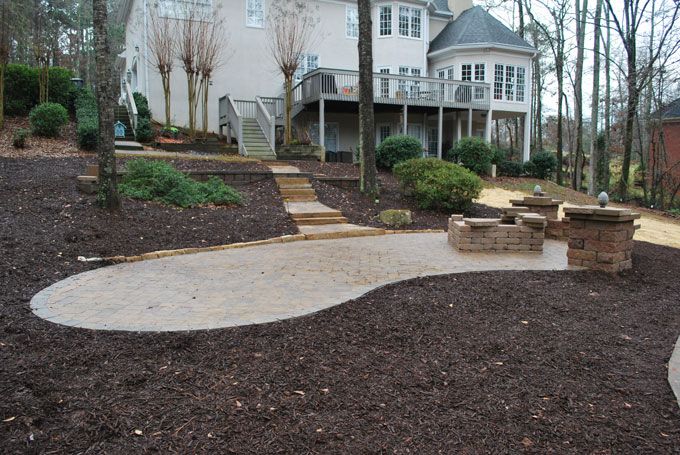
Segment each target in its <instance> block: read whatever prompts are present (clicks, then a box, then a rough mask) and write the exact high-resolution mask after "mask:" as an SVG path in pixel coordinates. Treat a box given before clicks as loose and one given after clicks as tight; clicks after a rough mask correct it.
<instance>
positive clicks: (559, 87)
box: [556, 62, 564, 185]
mask: <svg viewBox="0 0 680 455" xmlns="http://www.w3.org/2000/svg"><path fill="white" fill-rule="evenodd" d="M556 69H557V172H556V178H557V184H558V185H562V184H563V183H564V177H563V172H564V168H563V166H564V164H563V161H564V153H563V148H564V145H563V143H562V135H563V132H562V128H563V126H562V122H563V118H562V93H563V90H564V82H563V80H564V79H563V76H564V74H563V66H562V63H561V62H556Z"/></svg>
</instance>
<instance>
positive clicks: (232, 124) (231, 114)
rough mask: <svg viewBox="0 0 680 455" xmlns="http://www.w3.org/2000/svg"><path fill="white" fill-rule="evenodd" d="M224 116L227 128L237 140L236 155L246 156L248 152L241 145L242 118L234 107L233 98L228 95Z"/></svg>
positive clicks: (243, 145) (242, 144)
mask: <svg viewBox="0 0 680 455" xmlns="http://www.w3.org/2000/svg"><path fill="white" fill-rule="evenodd" d="M226 115H227V121H228V124H227V128H231V129H232V130H233V131H234V134H235V135H236V139H237V140H238V153H239V154H240V155H243V156H248V151H247V150H246V146H245V144H244V143H243V116H242V115H241V112H240V111H239V109H238V107H236V102H235V101H234V98H232V97H231V95H230V94H229V93H227V112H226Z"/></svg>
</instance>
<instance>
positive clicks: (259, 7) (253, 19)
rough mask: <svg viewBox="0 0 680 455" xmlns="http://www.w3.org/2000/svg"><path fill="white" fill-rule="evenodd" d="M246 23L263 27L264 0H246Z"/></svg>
mask: <svg viewBox="0 0 680 455" xmlns="http://www.w3.org/2000/svg"><path fill="white" fill-rule="evenodd" d="M246 25H247V26H248V27H260V28H262V27H264V0H246Z"/></svg>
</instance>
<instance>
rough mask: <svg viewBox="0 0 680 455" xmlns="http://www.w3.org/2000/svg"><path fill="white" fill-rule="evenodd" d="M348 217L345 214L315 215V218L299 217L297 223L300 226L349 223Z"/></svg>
mask: <svg viewBox="0 0 680 455" xmlns="http://www.w3.org/2000/svg"><path fill="white" fill-rule="evenodd" d="M347 222H348V221H347V218H345V217H344V216H340V217H332V218H328V217H323V218H322V217H313V218H297V219H295V223H296V224H298V225H300V226H318V225H322V224H345V223H347Z"/></svg>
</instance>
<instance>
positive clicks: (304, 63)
mask: <svg viewBox="0 0 680 455" xmlns="http://www.w3.org/2000/svg"><path fill="white" fill-rule="evenodd" d="M318 67H319V56H318V55H317V54H302V55H300V65H299V66H298V69H297V71H295V81H296V82H300V81H301V80H302V76H304V75H305V74H307V73H309V72H310V71H314V70H315V69H317V68H318Z"/></svg>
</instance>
